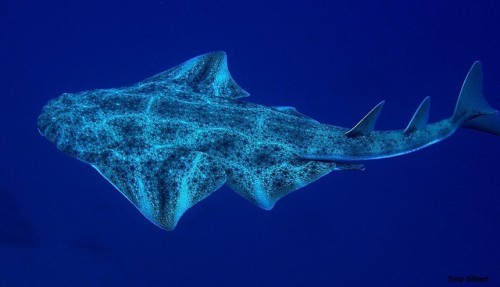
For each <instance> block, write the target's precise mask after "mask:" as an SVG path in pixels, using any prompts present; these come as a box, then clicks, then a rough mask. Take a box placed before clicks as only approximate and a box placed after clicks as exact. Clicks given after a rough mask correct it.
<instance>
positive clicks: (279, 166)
mask: <svg viewBox="0 0 500 287" xmlns="http://www.w3.org/2000/svg"><path fill="white" fill-rule="evenodd" d="M248 95H249V94H248V93H247V92H246V91H244V90H243V89H242V88H241V87H240V86H239V85H238V84H237V83H236V82H235V81H234V80H233V79H232V77H231V75H230V73H229V70H228V68H227V57H226V54H225V53H224V52H213V53H208V54H204V55H201V56H198V57H195V58H193V59H191V60H189V61H187V62H185V63H183V64H181V65H179V66H176V67H174V68H171V69H169V70H167V71H165V72H163V73H160V74H157V75H155V76H153V77H151V78H148V79H146V80H144V81H141V82H139V83H137V84H135V85H132V86H130V87H124V88H115V89H99V90H91V91H84V92H80V93H76V94H69V93H66V94H63V95H61V96H60V97H58V98H55V99H52V100H50V101H49V103H48V104H47V105H46V106H45V107H44V108H43V110H42V113H41V115H40V116H39V118H38V129H39V131H40V133H41V134H42V135H44V136H45V137H46V138H47V139H49V140H50V141H51V142H53V143H54V144H56V145H57V147H58V148H59V149H60V150H61V151H63V152H65V153H67V154H69V155H71V156H73V157H76V158H77V159H79V160H81V161H83V162H86V163H88V164H90V165H91V166H93V167H94V168H95V169H97V170H98V171H99V172H100V173H101V175H103V176H104V177H105V178H106V179H107V180H108V181H109V182H111V184H113V185H114V186H115V187H116V189H118V190H119V191H120V192H121V193H122V194H123V195H125V197H126V198H127V199H128V200H129V201H130V202H132V204H134V205H135V206H136V207H137V208H138V209H139V211H140V212H141V213H142V214H143V215H144V216H145V217H146V218H148V219H149V220H150V221H151V222H153V223H154V224H156V225H157V226H159V227H161V228H163V229H166V230H172V229H174V228H175V226H176V224H177V223H178V221H179V219H180V218H181V216H182V215H183V214H184V212H185V211H186V210H187V209H189V208H190V207H192V206H193V205H195V204H196V203H198V202H199V201H201V200H202V199H204V198H205V197H207V196H208V195H209V194H211V193H212V192H213V191H215V190H217V189H218V188H220V187H221V186H222V185H223V184H224V183H227V184H228V186H229V187H230V188H232V189H233V190H235V191H236V192H237V193H239V194H240V195H242V196H243V197H245V198H246V199H248V200H249V201H251V202H252V203H254V204H256V205H257V206H259V207H261V208H263V209H268V210H269V209H272V208H273V206H274V204H275V203H276V201H277V200H279V199H280V198H281V197H283V196H285V195H286V194H288V193H290V192H292V191H294V190H297V189H299V188H301V187H304V186H305V185H307V184H309V183H311V182H313V181H315V180H316V179H318V178H320V177H321V176H323V175H325V174H327V173H329V172H331V171H333V170H346V169H354V170H358V169H363V165H362V164H361V162H362V161H364V160H371V159H380V158H386V157H392V156H398V155H402V154H406V153H409V152H413V151H416V150H418V149H421V148H424V147H426V146H429V145H431V144H434V143H436V142H439V141H441V140H443V139H445V138H447V137H448V136H450V135H451V134H453V133H454V132H455V131H456V130H457V129H458V128H459V127H466V128H472V129H476V130H480V131H483V132H487V133H491V134H494V135H500V120H499V117H498V111H497V110H495V109H493V108H492V107H490V105H489V104H488V103H487V102H486V100H485V98H484V97H483V94H482V70H481V64H480V63H479V62H475V63H474V64H473V65H472V68H471V69H470V71H469V73H468V74H467V77H466V79H465V81H464V83H463V85H462V89H461V91H460V94H459V98H458V101H457V104H456V107H455V111H454V113H453V115H452V116H451V117H450V118H447V119H444V120H442V121H439V122H436V123H431V124H429V123H428V116H429V105H430V99H429V98H428V97H427V98H425V99H424V100H423V101H422V103H421V104H420V106H419V107H418V109H417V111H416V112H415V114H414V115H413V117H412V118H411V120H410V122H409V124H408V126H407V127H406V128H405V129H402V130H394V131H374V126H375V122H376V120H377V117H378V115H379V113H380V111H381V109H382V106H383V104H384V102H381V103H379V104H378V105H377V106H375V107H374V108H373V109H372V110H371V111H370V112H369V113H368V114H367V115H366V116H365V117H364V118H363V119H361V121H359V122H358V123H357V124H356V125H355V126H354V127H353V128H350V129H349V128H343V127H337V126H332V125H328V124H322V123H319V122H317V121H315V120H313V119H311V118H309V117H307V116H305V115H303V114H301V113H299V112H297V110H296V109H294V108H292V107H266V106H261V105H258V104H254V103H250V102H247V101H244V100H242V98H244V97H247V96H248Z"/></svg>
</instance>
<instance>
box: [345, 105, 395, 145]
mask: <svg viewBox="0 0 500 287" xmlns="http://www.w3.org/2000/svg"><path fill="white" fill-rule="evenodd" d="M384 103H385V101H381V102H380V103H378V105H376V106H375V107H374V108H373V109H372V110H371V111H369V112H368V114H366V116H364V117H363V118H362V119H361V120H360V121H359V122H358V123H357V124H356V125H355V126H354V127H353V128H352V129H350V130H349V131H347V132H346V133H345V135H346V136H348V137H350V138H352V137H358V136H366V135H368V134H369V133H370V132H371V131H373V128H374V127H375V123H376V122H377V118H378V115H379V114H380V111H381V110H382V107H383V106H384Z"/></svg>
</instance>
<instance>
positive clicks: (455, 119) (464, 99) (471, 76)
mask: <svg viewBox="0 0 500 287" xmlns="http://www.w3.org/2000/svg"><path fill="white" fill-rule="evenodd" d="M451 121H452V123H454V124H455V125H456V127H457V128H458V127H464V128H470V129H475V130H479V131H482V132H486V133H490V134H494V135H497V136H500V119H499V118H498V110H495V109H494V108H492V107H491V106H490V105H489V104H488V102H487V101H486V99H485V97H484V95H483V72H482V68H481V63H480V62H479V61H477V62H475V63H474V64H473V65H472V67H471V68H470V70H469V73H468V74H467V76H466V78H465V81H464V83H463V84H462V89H461V90H460V95H459V96H458V101H457V104H456V106H455V112H454V113H453V116H452V117H451Z"/></svg>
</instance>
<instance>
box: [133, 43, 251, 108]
mask: <svg viewBox="0 0 500 287" xmlns="http://www.w3.org/2000/svg"><path fill="white" fill-rule="evenodd" d="M147 84H154V85H155V88H162V87H167V88H168V87H170V86H172V85H173V84H174V85H177V86H180V87H182V88H187V90H188V91H187V92H195V93H199V94H202V95H203V96H206V97H220V98H230V99H237V98H242V97H248V96H249V95H250V94H249V93H248V92H246V91H245V90H243V89H242V88H241V87H240V86H239V85H238V84H237V83H236V82H235V81H234V80H233V78H232V77H231V74H230V73H229V69H228V67H227V56H226V53H225V52H223V51H219V52H211V53H207V54H203V55H200V56H198V57H195V58H192V59H191V60H188V61H186V62H184V63H182V64H180V65H178V66H176V67H173V68H171V69H169V70H167V71H165V72H163V73H160V74H157V75H155V76H153V77H151V78H148V79H146V80H144V81H142V82H141V83H139V85H147Z"/></svg>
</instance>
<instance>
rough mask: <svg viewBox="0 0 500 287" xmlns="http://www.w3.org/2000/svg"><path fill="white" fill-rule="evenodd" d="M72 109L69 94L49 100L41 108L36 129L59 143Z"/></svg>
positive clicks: (66, 127)
mask: <svg viewBox="0 0 500 287" xmlns="http://www.w3.org/2000/svg"><path fill="white" fill-rule="evenodd" d="M72 109H73V101H72V100H71V98H70V94H63V95H61V96H60V97H58V98H55V99H52V100H50V101H49V102H48V103H47V104H46V105H45V106H44V107H43V109H42V113H41V114H40V116H39V117H38V131H39V132H40V134H42V135H43V136H45V137H46V138H47V139H48V140H50V141H51V142H53V143H55V144H57V145H58V144H59V143H60V141H61V139H62V137H63V134H64V130H66V129H68V127H69V126H68V122H69V119H70V113H71V110H72Z"/></svg>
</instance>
